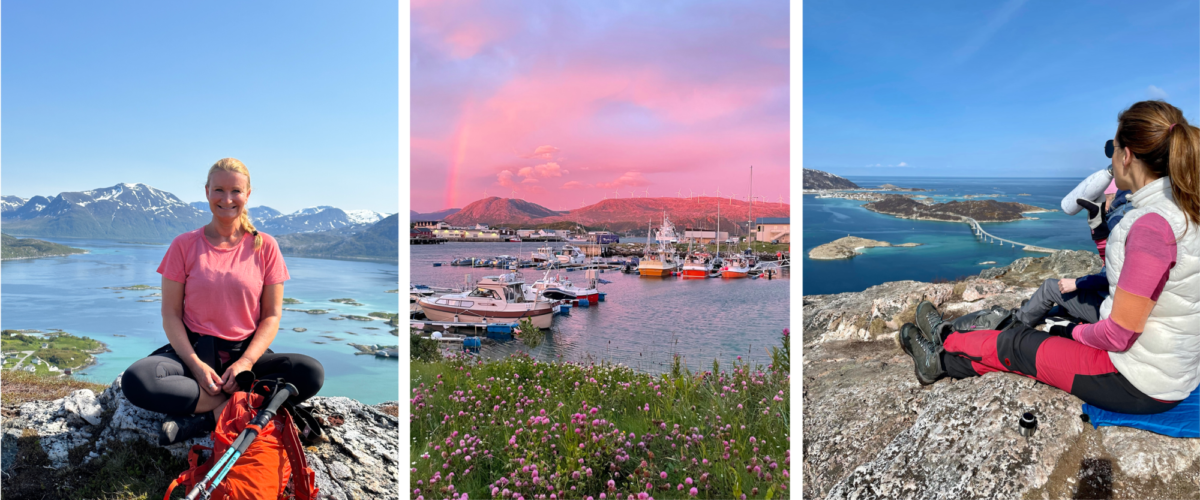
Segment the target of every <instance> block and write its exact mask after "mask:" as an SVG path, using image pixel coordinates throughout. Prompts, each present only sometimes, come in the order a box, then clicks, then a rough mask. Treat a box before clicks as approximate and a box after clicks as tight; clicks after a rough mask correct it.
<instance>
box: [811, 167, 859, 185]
mask: <svg viewBox="0 0 1200 500" xmlns="http://www.w3.org/2000/svg"><path fill="white" fill-rule="evenodd" d="M803 179H804V189H858V187H859V186H858V184H855V183H853V182H851V181H850V180H848V179H846V178H844V177H838V176H836V175H833V174H831V173H829V172H822V171H820V170H813V169H811V168H806V169H804V177H803Z"/></svg>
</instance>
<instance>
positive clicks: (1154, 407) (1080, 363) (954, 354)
mask: <svg viewBox="0 0 1200 500" xmlns="http://www.w3.org/2000/svg"><path fill="white" fill-rule="evenodd" d="M944 347H945V351H946V352H945V353H944V354H943V356H942V366H943V367H945V369H946V373H947V374H948V375H949V376H951V377H953V378H967V377H978V376H980V375H983V374H985V373H989V372H996V371H999V372H1009V373H1017V374H1020V375H1024V376H1026V377H1029V378H1032V379H1036V380H1038V381H1039V382H1043V383H1046V384H1049V385H1052V386H1054V387H1057V388H1059V389H1062V390H1064V391H1067V392H1069V393H1071V394H1074V395H1075V396H1077V397H1079V399H1082V400H1083V401H1084V402H1085V403H1088V404H1091V405H1093V406H1096V407H1099V408H1103V409H1105V410H1109V411H1115V412H1120V413H1133V414H1143V415H1145V414H1151V413H1161V412H1164V411H1167V410H1170V409H1171V408H1174V407H1175V406H1176V405H1178V404H1179V401H1161V400H1158V399H1154V398H1151V397H1150V396H1147V395H1145V394H1143V393H1142V392H1141V391H1139V390H1138V389H1137V388H1135V387H1134V386H1133V384H1131V383H1129V381H1128V380H1126V379H1125V376H1124V375H1121V374H1120V373H1117V369H1116V368H1115V367H1114V366H1113V364H1112V361H1111V360H1109V358H1108V352H1107V351H1104V350H1101V349H1097V348H1095V347H1089V346H1086V345H1083V344H1081V343H1079V342H1076V341H1074V340H1071V339H1067V338H1063V337H1056V336H1053V335H1050V334H1049V333H1046V332H1042V331H1039V330H1034V329H1033V328H1030V327H1028V326H1025V324H1023V323H1021V322H1019V321H1017V322H1014V323H1013V325H1012V326H1010V327H1008V328H1007V329H1005V330H979V331H974V332H966V333H957V332H956V333H951V334H950V335H948V336H947V337H946V341H945V342H944Z"/></svg>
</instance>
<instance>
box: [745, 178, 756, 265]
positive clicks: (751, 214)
mask: <svg viewBox="0 0 1200 500" xmlns="http://www.w3.org/2000/svg"><path fill="white" fill-rule="evenodd" d="M749 201H750V203H749V204H748V205H749V208H748V210H749V212H748V213H747V214H746V216H747V217H749V219H748V220H746V248H750V245H752V243H751V242H750V234H751V233H752V232H753V230H754V165H750V200H749Z"/></svg>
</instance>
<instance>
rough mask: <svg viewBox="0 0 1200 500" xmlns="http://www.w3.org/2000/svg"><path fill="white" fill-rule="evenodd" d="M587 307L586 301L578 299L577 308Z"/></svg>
mask: <svg viewBox="0 0 1200 500" xmlns="http://www.w3.org/2000/svg"><path fill="white" fill-rule="evenodd" d="M588 305H589V304H588V299H579V307H587V306H588Z"/></svg>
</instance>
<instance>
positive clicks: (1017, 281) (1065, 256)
mask: <svg viewBox="0 0 1200 500" xmlns="http://www.w3.org/2000/svg"><path fill="white" fill-rule="evenodd" d="M1102 267H1104V262H1103V261H1101V260H1100V256H1099V255H1097V254H1096V252H1086V251H1083V250H1060V251H1057V252H1054V253H1053V254H1051V255H1050V256H1049V257H1022V258H1020V259H1017V260H1014V261H1013V263H1012V264H1009V265H1007V266H1004V267H996V268H992V269H986V270H984V271H983V272H982V273H979V277H981V278H989V279H997V280H1000V281H1002V282H1004V283H1006V284H1009V285H1015V286H1027V287H1035V288H1036V287H1038V286H1040V285H1041V284H1042V282H1043V281H1045V280H1047V279H1049V278H1078V277H1081V276H1087V275H1089V274H1095V273H1098V272H1100V268H1102Z"/></svg>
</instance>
